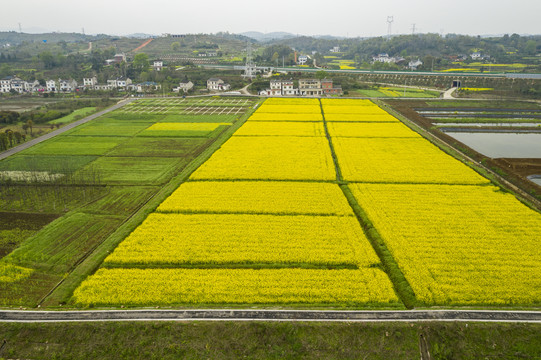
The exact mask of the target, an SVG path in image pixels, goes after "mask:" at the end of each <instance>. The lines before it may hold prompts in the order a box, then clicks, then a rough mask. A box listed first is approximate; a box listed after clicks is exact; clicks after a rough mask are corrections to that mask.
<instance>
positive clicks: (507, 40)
mask: <svg viewBox="0 0 541 360" xmlns="http://www.w3.org/2000/svg"><path fill="white" fill-rule="evenodd" d="M279 46H286V47H288V48H295V49H298V50H299V51H303V52H308V51H317V52H320V53H326V52H328V51H329V49H331V48H332V47H334V46H340V50H341V51H342V52H344V57H346V58H349V59H356V60H357V61H358V62H363V61H366V62H370V61H371V59H372V56H374V55H376V54H379V53H388V54H389V55H391V56H403V57H406V56H415V57H420V58H422V57H424V56H427V55H430V56H434V57H445V56H451V55H458V54H465V55H468V54H470V53H472V52H473V51H481V52H483V53H485V54H489V55H491V56H492V57H495V58H496V59H497V60H498V62H503V63H505V62H513V61H518V60H520V61H521V62H526V63H527V62H528V61H530V62H533V63H535V59H528V57H529V56H533V55H536V54H538V53H539V52H541V36H520V35H518V34H512V35H504V36H502V37H490V38H484V37H483V38H482V37H480V36H467V35H455V34H448V35H446V36H441V35H439V34H418V35H399V36H393V37H392V38H391V39H387V38H383V37H377V38H368V39H358V38H357V39H342V40H336V39H335V40H330V39H318V38H313V37H298V38H292V39H285V40H279V41H276V42H274V43H272V44H271V45H270V46H267V47H266V48H265V50H264V51H263V53H264V54H265V53H266V51H267V49H272V47H279ZM270 51H272V50H270ZM279 55H280V56H281V54H280V53H279ZM266 57H268V56H266Z"/></svg>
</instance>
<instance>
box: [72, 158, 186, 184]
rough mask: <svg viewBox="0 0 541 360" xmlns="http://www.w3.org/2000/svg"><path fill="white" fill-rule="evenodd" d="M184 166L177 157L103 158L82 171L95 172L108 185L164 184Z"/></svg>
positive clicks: (184, 163) (183, 161) (183, 162)
mask: <svg viewBox="0 0 541 360" xmlns="http://www.w3.org/2000/svg"><path fill="white" fill-rule="evenodd" d="M184 165H186V161H185V160H184V159H182V158H180V159H179V158H175V157H165V158H162V157H146V156H137V157H130V156H120V157H115V156H103V157H100V158H98V159H97V160H95V161H94V162H92V163H91V164H90V165H89V166H87V167H86V168H83V169H81V171H82V172H84V171H86V170H92V171H95V172H96V173H97V174H99V177H100V181H102V182H105V183H107V184H162V183H164V182H166V181H168V180H169V179H170V178H171V177H172V176H173V174H174V173H175V172H176V171H178V169H179V168H181V167H182V166H184Z"/></svg>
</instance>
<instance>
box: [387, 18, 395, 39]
mask: <svg viewBox="0 0 541 360" xmlns="http://www.w3.org/2000/svg"><path fill="white" fill-rule="evenodd" d="M393 21H394V16H387V24H388V26H387V40H390V39H391V35H392V24H393Z"/></svg>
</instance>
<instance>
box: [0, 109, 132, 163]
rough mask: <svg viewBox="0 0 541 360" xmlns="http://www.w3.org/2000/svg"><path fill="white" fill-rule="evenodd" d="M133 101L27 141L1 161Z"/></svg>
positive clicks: (2, 157)
mask: <svg viewBox="0 0 541 360" xmlns="http://www.w3.org/2000/svg"><path fill="white" fill-rule="evenodd" d="M132 100H134V99H125V100H121V101H119V102H118V103H116V104H115V105H113V106H111V107H109V108H107V109H105V110H102V111H100V112H97V113H95V114H92V115H90V116H87V117H85V118H84V119H81V120H77V121H74V122H72V123H70V124H68V125H66V126H63V127H61V128H60V129H57V130H55V131H51V132H50V133H48V134H45V135H43V136H40V137H37V138H35V139H32V140H30V141H27V142H25V143H22V144H21V145H17V146H15V147H12V148H11V149H9V150H6V151H4V152H2V153H0V160H3V159H5V158H7V157H8V156H11V155H13V154H16V153H18V152H20V151H23V150H26V149H28V148H29V147H31V146H34V145H36V144H39V143H40V142H42V141H45V140H49V139H50V138H52V137H55V136H56V135H59V134H62V133H64V132H66V131H68V130H71V129H73V128H74V127H76V126H79V125H81V124H84V123H87V122H89V121H92V120H94V119H95V118H97V117H100V116H102V115H104V114H107V113H108V112H111V111H113V110H116V109H118V108H121V107H122V106H124V105H126V104H128V103H130V102H131V101H132Z"/></svg>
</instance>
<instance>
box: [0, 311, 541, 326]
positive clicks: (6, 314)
mask: <svg viewBox="0 0 541 360" xmlns="http://www.w3.org/2000/svg"><path fill="white" fill-rule="evenodd" d="M202 320H204V321H356V322H358V321H360V322H373V321H409V322H411V321H481V322H534V323H538V322H541V311H492V310H397V311H393V310H389V311H334V310H321V311H319V310H239V309H235V310H227V309H224V310H205V309H201V310H199V309H191V310H93V311H19V310H1V311H0V322H66V321H202Z"/></svg>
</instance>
